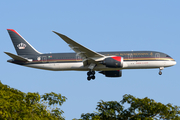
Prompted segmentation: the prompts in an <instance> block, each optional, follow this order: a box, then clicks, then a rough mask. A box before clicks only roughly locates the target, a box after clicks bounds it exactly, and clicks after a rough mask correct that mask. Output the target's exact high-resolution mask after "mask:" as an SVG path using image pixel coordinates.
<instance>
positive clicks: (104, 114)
mask: <svg viewBox="0 0 180 120" xmlns="http://www.w3.org/2000/svg"><path fill="white" fill-rule="evenodd" d="M124 104H126V105H127V104H129V107H128V108H127V109H125V107H124V106H123V105H124ZM96 109H97V110H98V112H95V113H86V114H82V115H81V118H82V119H81V120H89V119H93V120H142V119H143V120H154V119H157V120H159V119H166V120H167V119H168V120H170V119H171V120H172V119H173V120H180V117H179V115H180V107H178V106H172V105H171V104H167V105H164V104H162V103H159V102H158V103H157V102H155V101H154V100H153V99H149V98H147V97H146V98H143V99H139V98H135V97H133V96H132V95H124V96H123V99H122V100H121V101H120V102H117V101H108V102H104V101H103V100H101V101H100V102H98V105H97V108H96Z"/></svg>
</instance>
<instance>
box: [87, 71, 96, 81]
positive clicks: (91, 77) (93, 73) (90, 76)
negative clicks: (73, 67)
mask: <svg viewBox="0 0 180 120" xmlns="http://www.w3.org/2000/svg"><path fill="white" fill-rule="evenodd" d="M87 75H88V77H87V80H88V81H90V80H91V79H93V80H94V79H95V78H96V77H95V76H94V75H95V71H91V70H90V71H89V72H87Z"/></svg>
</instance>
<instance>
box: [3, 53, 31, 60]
mask: <svg viewBox="0 0 180 120" xmlns="http://www.w3.org/2000/svg"><path fill="white" fill-rule="evenodd" d="M4 53H6V54H7V55H8V56H10V57H11V58H13V59H14V60H18V61H23V62H29V60H28V59H26V58H23V57H21V56H18V55H14V54H12V53H9V52H4Z"/></svg>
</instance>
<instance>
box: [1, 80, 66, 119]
mask: <svg viewBox="0 0 180 120" xmlns="http://www.w3.org/2000/svg"><path fill="white" fill-rule="evenodd" d="M66 99H67V98H66V97H64V96H61V94H56V93H54V92H51V93H45V94H44V95H41V96H40V95H39V93H30V92H28V93H23V92H21V91H19V90H17V89H14V88H10V87H9V86H7V85H3V84H2V83H1V82H0V118H1V119H8V120H11V119H18V120H22V119H33V120H34V119H47V120H56V119H57V120H64V118H63V117H62V114H63V111H62V110H60V108H59V107H55V105H56V106H57V105H59V106H61V105H62V104H63V103H64V102H65V101H66Z"/></svg>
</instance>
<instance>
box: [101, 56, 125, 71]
mask: <svg viewBox="0 0 180 120" xmlns="http://www.w3.org/2000/svg"><path fill="white" fill-rule="evenodd" d="M102 64H103V65H106V67H109V68H122V67H123V57H121V56H114V57H108V58H105V59H104V60H103V61H102Z"/></svg>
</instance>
